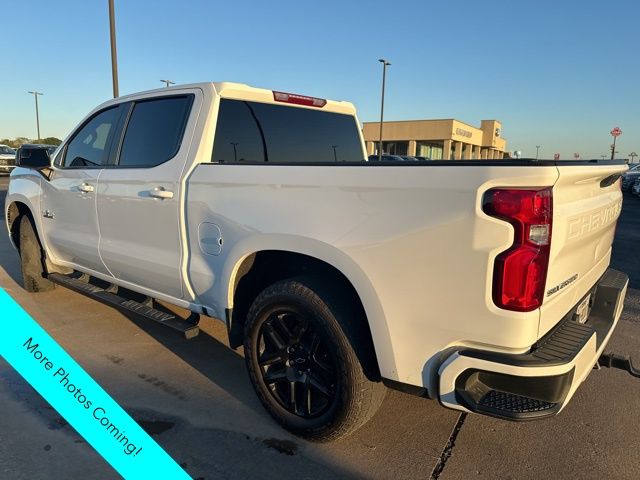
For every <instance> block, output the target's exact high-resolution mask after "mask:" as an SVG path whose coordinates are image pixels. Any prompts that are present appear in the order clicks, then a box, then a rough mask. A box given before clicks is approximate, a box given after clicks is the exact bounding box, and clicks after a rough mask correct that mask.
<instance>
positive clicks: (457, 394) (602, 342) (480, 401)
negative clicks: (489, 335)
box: [439, 269, 629, 420]
mask: <svg viewBox="0 0 640 480" xmlns="http://www.w3.org/2000/svg"><path fill="white" fill-rule="evenodd" d="M628 282H629V278H628V277H627V275H625V274H624V273H622V272H618V271H616V270H613V269H609V270H607V271H606V273H605V274H604V275H603V276H602V277H601V278H600V280H599V281H598V282H597V283H596V285H594V287H593V288H592V290H591V292H590V293H591V295H592V296H591V299H592V303H591V311H590V313H589V316H588V318H587V320H586V322H585V323H578V322H577V321H575V320H574V314H575V311H576V308H577V305H576V306H575V307H574V308H573V309H572V310H571V311H569V312H568V313H567V314H566V316H565V317H564V318H563V319H562V320H561V321H560V322H559V323H558V325H557V326H556V327H555V328H554V329H553V330H552V331H550V332H549V333H548V334H547V335H545V336H544V337H543V338H541V339H540V340H539V341H538V342H537V343H536V344H535V345H533V346H532V348H531V351H530V352H529V353H527V354H520V355H508V354H501V353H495V352H489V351H483V350H477V349H468V348H464V347H461V348H459V349H454V351H453V353H452V354H451V355H450V356H449V357H447V359H446V360H445V361H444V363H443V364H442V365H441V367H440V369H439V379H440V381H439V388H440V393H439V399H440V402H441V403H442V404H443V405H444V406H446V407H450V408H454V409H457V410H463V411H470V412H475V413H480V414H484V415H489V416H494V417H499V418H505V419H509V420H532V419H537V418H543V417H548V416H552V415H555V414H557V413H558V412H560V411H561V410H562V409H563V408H564V407H565V406H566V405H567V403H568V402H569V400H570V399H571V397H572V396H573V394H574V393H575V391H576V389H577V388H578V386H579V385H580V384H581V383H582V381H583V380H584V379H585V378H586V377H587V375H588V374H589V372H590V371H591V370H592V369H593V366H594V365H595V363H596V362H597V360H598V358H599V356H600V354H601V353H602V351H603V350H604V348H605V346H606V344H607V342H608V341H609V338H610V337H611V334H612V333H613V330H614V329H615V326H616V324H617V322H618V319H619V318H620V314H621V313H622V307H623V304H624V297H625V294H626V290H627V284H628Z"/></svg>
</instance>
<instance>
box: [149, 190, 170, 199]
mask: <svg viewBox="0 0 640 480" xmlns="http://www.w3.org/2000/svg"><path fill="white" fill-rule="evenodd" d="M149 196H150V197H153V198H167V199H168V198H173V192H171V191H169V190H165V189H164V187H156V188H154V189H152V190H149Z"/></svg>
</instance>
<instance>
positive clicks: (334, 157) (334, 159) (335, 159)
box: [331, 145, 338, 163]
mask: <svg viewBox="0 0 640 480" xmlns="http://www.w3.org/2000/svg"><path fill="white" fill-rule="evenodd" d="M331 148H333V161H334V162H336V163H337V162H338V153H337V152H336V148H338V145H331Z"/></svg>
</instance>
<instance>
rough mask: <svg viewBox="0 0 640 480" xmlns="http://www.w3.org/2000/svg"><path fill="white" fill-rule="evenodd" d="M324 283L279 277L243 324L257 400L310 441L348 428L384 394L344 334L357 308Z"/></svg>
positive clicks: (330, 437) (370, 413) (356, 424)
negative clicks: (371, 378)
mask: <svg viewBox="0 0 640 480" xmlns="http://www.w3.org/2000/svg"><path fill="white" fill-rule="evenodd" d="M327 285H331V284H330V283H329V282H327V281H326V280H325V281H322V280H320V279H318V278H315V277H299V278H295V279H288V280H283V281H280V282H277V283H275V284H273V285H271V286H269V287H267V288H266V289H265V290H264V291H262V293H260V294H259V295H258V297H257V298H256V299H255V301H254V302H253V304H252V305H251V308H250V309H249V312H248V314H247V320H246V323H245V335H244V352H245V362H246V364H247V369H248V371H249V377H250V379H251V382H252V384H253V387H254V389H255V391H256V393H257V395H258V397H259V398H260V401H261V402H262V404H263V405H264V407H265V408H266V409H267V411H268V412H269V413H270V414H271V416H272V417H273V418H274V419H275V420H276V421H277V422H278V423H280V424H281V425H282V426H283V427H284V428H286V429H287V430H289V431H290V432H292V433H294V434H295V435H298V436H301V437H304V438H306V439H308V440H313V441H332V440H336V439H338V438H341V437H344V436H346V435H349V434H351V433H353V432H354V431H355V430H356V429H358V428H359V427H361V426H362V425H363V424H364V423H366V422H367V421H368V420H369V419H370V418H371V417H372V416H373V415H374V414H375V412H376V411H377V410H378V408H379V407H380V404H381V403H382V401H383V399H384V396H385V394H386V388H385V386H384V385H383V384H382V383H379V382H372V381H370V380H368V379H367V377H366V376H365V373H364V372H363V368H362V366H361V364H360V362H359V361H358V357H357V355H356V353H355V349H354V347H353V346H352V344H351V343H350V341H349V338H348V337H347V335H346V334H345V332H348V328H349V324H350V323H349V320H350V319H351V318H353V317H352V315H354V314H356V315H357V314H358V309H356V308H354V306H353V305H352V304H351V303H350V302H349V299H346V298H343V297H344V296H343V295H342V294H341V293H340V292H339V289H335V291H334V290H332V289H331V288H329V287H328V286H327Z"/></svg>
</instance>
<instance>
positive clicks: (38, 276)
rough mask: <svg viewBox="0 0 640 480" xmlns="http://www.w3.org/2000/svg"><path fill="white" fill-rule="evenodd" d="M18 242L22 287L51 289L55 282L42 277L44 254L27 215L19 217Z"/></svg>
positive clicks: (28, 290) (39, 290) (38, 290)
mask: <svg viewBox="0 0 640 480" xmlns="http://www.w3.org/2000/svg"><path fill="white" fill-rule="evenodd" d="M19 243H20V245H19V246H20V263H21V266H22V281H23V285H24V289H25V290H26V291H27V292H46V291H49V290H52V289H53V288H54V287H55V284H54V283H53V282H51V281H50V280H47V279H46V278H45V277H44V275H45V271H44V266H43V257H44V255H43V252H42V248H41V247H40V242H39V241H38V235H37V234H36V230H35V228H34V226H33V222H32V221H31V219H30V218H29V217H28V216H27V215H23V216H22V218H21V219H20V232H19Z"/></svg>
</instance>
